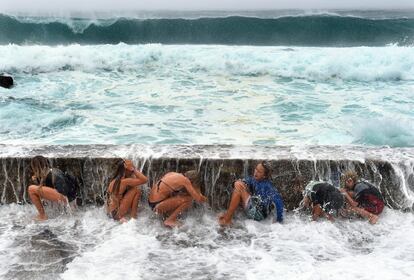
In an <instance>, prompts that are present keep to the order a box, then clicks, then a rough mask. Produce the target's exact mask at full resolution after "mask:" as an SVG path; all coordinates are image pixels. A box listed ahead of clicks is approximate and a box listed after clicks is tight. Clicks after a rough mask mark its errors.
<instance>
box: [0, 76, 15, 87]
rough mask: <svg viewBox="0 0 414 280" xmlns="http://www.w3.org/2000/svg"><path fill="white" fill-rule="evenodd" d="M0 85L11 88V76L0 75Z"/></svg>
mask: <svg viewBox="0 0 414 280" xmlns="http://www.w3.org/2000/svg"><path fill="white" fill-rule="evenodd" d="M0 86H1V87H4V88H11V87H12V86H13V78H12V77H10V76H4V75H0Z"/></svg>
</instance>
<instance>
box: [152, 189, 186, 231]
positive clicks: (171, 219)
mask: <svg viewBox="0 0 414 280" xmlns="http://www.w3.org/2000/svg"><path fill="white" fill-rule="evenodd" d="M192 201H193V199H192V197H191V196H189V195H187V194H184V195H177V196H173V197H170V198H167V199H165V200H163V201H162V202H160V203H158V204H157V206H155V208H154V211H155V212H156V213H158V214H165V215H169V216H168V218H167V219H166V220H165V221H164V225H165V226H168V227H175V226H178V225H179V224H178V222H177V217H178V216H179V215H181V214H182V213H183V212H184V211H186V210H187V209H188V208H190V207H191V203H192Z"/></svg>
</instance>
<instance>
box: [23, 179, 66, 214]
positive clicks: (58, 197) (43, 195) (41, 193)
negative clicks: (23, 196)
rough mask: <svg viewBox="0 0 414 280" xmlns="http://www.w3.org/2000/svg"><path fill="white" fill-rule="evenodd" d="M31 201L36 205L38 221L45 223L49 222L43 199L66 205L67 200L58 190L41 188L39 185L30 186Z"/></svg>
mask: <svg viewBox="0 0 414 280" xmlns="http://www.w3.org/2000/svg"><path fill="white" fill-rule="evenodd" d="M28 192H29V197H30V200H31V201H32V202H33V204H34V205H35V207H36V209H37V211H38V213H39V214H38V215H37V216H36V217H35V219H36V220H39V221H43V220H47V215H46V213H45V209H44V207H43V204H42V199H46V200H49V201H54V202H60V203H66V202H67V198H66V196H64V195H63V194H61V193H59V192H58V191H57V190H55V189H53V188H49V187H45V186H43V187H40V186H37V185H30V186H29V188H28Z"/></svg>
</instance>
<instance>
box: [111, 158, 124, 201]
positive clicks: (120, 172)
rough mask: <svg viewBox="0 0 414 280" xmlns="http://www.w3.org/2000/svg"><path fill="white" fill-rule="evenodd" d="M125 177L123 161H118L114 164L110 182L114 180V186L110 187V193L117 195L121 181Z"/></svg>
mask: <svg viewBox="0 0 414 280" xmlns="http://www.w3.org/2000/svg"><path fill="white" fill-rule="evenodd" d="M124 176H125V160H123V159H120V160H118V161H117V163H116V171H115V174H114V176H113V177H112V180H111V181H113V180H115V182H114V185H113V187H112V193H114V194H118V192H119V186H120V185H121V179H122V177H124Z"/></svg>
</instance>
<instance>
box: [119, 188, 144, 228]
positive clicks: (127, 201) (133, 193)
mask: <svg viewBox="0 0 414 280" xmlns="http://www.w3.org/2000/svg"><path fill="white" fill-rule="evenodd" d="M140 197H141V190H139V189H138V188H137V187H134V188H130V189H129V190H128V191H127V192H126V193H125V195H124V196H123V198H122V199H121V201H120V203H119V208H118V212H117V218H118V219H119V220H121V219H123V218H125V215H126V214H127V213H128V212H130V213H131V217H132V218H134V219H136V217H137V211H138V202H139V198H140Z"/></svg>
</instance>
